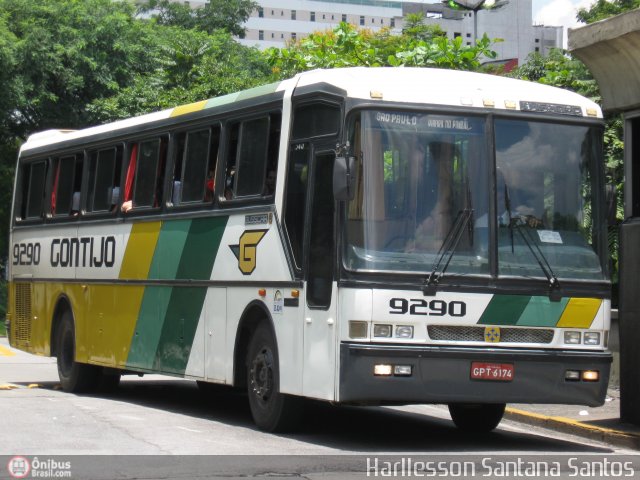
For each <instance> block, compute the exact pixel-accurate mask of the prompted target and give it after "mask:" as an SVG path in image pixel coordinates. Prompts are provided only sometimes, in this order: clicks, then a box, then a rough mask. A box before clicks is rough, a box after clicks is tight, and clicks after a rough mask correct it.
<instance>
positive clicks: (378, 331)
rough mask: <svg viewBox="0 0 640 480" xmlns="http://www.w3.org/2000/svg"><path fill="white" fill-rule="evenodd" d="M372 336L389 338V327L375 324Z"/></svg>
mask: <svg viewBox="0 0 640 480" xmlns="http://www.w3.org/2000/svg"><path fill="white" fill-rule="evenodd" d="M373 336H374V337H390V336H391V325H379V324H375V325H374V326H373Z"/></svg>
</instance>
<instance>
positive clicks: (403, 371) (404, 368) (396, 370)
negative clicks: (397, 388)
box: [393, 365, 411, 377]
mask: <svg viewBox="0 0 640 480" xmlns="http://www.w3.org/2000/svg"><path fill="white" fill-rule="evenodd" d="M393 374H394V375H396V376H398V377H410V376H411V365H396V366H395V367H393Z"/></svg>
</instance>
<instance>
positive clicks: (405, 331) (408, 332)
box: [396, 325, 413, 338]
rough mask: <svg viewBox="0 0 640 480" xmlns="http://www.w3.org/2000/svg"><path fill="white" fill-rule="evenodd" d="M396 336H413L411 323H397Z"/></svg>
mask: <svg viewBox="0 0 640 480" xmlns="http://www.w3.org/2000/svg"><path fill="white" fill-rule="evenodd" d="M396 338H413V327H412V326H411V325H398V326H397V327H396Z"/></svg>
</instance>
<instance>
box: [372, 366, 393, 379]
mask: <svg viewBox="0 0 640 480" xmlns="http://www.w3.org/2000/svg"><path fill="white" fill-rule="evenodd" d="M392 371H393V367H391V365H384V364H380V365H374V366H373V374H374V375H377V376H385V377H388V376H390V375H391V372H392Z"/></svg>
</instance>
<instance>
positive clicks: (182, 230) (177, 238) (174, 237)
mask: <svg viewBox="0 0 640 480" xmlns="http://www.w3.org/2000/svg"><path fill="white" fill-rule="evenodd" d="M190 228H191V220H171V221H169V222H164V223H163V225H162V229H161V230H160V237H159V238H158V243H157V244H156V251H155V253H154V255H153V260H152V262H151V268H150V269H149V278H150V279H153V280H174V279H175V278H176V273H177V271H178V267H179V265H180V258H181V257H182V252H183V250H184V245H185V242H186V241H187V236H188V234H189V229H190Z"/></svg>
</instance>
